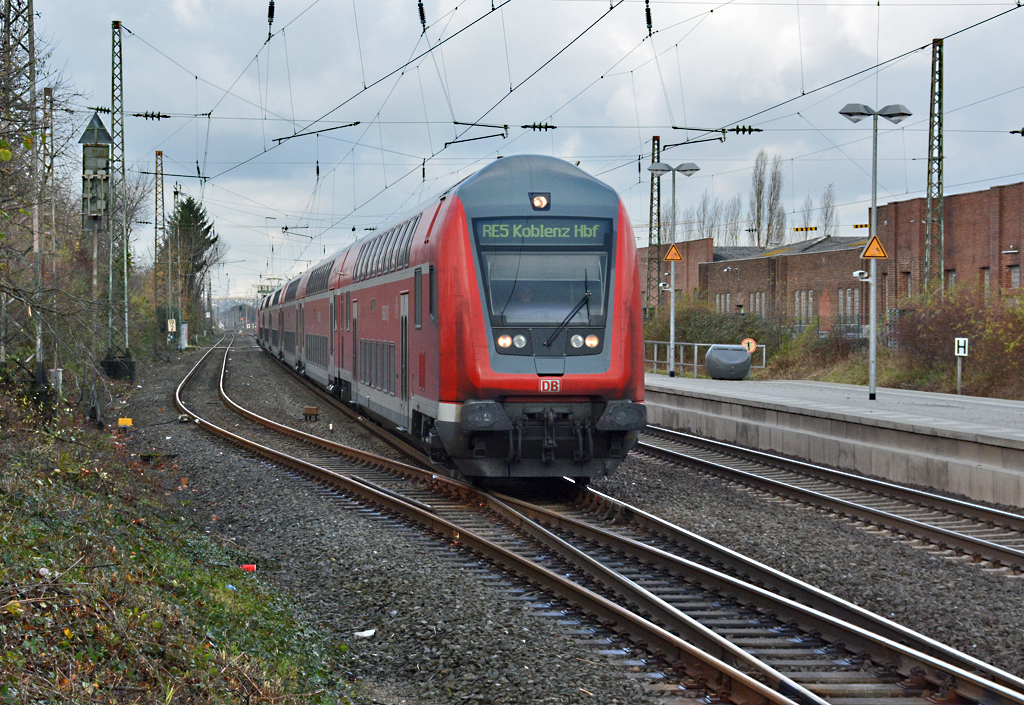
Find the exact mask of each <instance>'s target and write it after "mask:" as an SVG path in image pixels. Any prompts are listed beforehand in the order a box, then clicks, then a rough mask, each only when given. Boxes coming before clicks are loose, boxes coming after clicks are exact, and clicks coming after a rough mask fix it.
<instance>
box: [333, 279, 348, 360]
mask: <svg viewBox="0 0 1024 705" xmlns="http://www.w3.org/2000/svg"><path fill="white" fill-rule="evenodd" d="M344 300H345V299H344V298H342V296H341V294H339V295H337V296H335V297H334V308H332V312H333V313H332V315H331V326H332V329H331V331H332V332H331V344H332V348H331V355H332V362H333V367H337V368H340V367H341V366H342V365H343V364H344V358H345V347H344V345H345V343H344V340H345V336H343V335H342V334H341V331H342V328H343V326H344V321H345V314H344V312H343V310H342V308H341V304H342V303H343V302H344ZM334 350H338V359H337V360H335V359H334V357H333V356H334Z"/></svg>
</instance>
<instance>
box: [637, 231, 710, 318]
mask: <svg viewBox="0 0 1024 705" xmlns="http://www.w3.org/2000/svg"><path fill="white" fill-rule="evenodd" d="M669 247H670V245H662V246H661V256H662V257H664V256H665V255H666V254H668V248H669ZM676 248H678V250H679V254H681V255H682V257H683V260H682V261H681V262H676V290H677V291H686V292H694V293H695V292H696V291H697V289H698V287H699V285H700V281H699V276H700V263H701V262H710V261H711V260H712V258H713V257H714V256H715V251H714V245H713V243H712V240H711V238H709V237H706V238H702V239H700V240H687V241H686V242H677V243H676ZM647 249H648V248H646V247H642V248H640V249H639V250H638V252H637V256H638V257H639V258H640V291H641V293H643V292H646V291H647ZM661 264H662V267H661V281H662V282H664V283H665V284H668V282H669V278H670V277H669V266H670V264H669V263H668V262H662V263H661ZM665 301H666V302H667V299H665ZM662 303H665V302H662Z"/></svg>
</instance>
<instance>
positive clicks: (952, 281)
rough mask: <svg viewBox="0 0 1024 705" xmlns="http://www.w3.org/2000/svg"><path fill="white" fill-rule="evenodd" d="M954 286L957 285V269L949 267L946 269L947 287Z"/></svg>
mask: <svg viewBox="0 0 1024 705" xmlns="http://www.w3.org/2000/svg"><path fill="white" fill-rule="evenodd" d="M954 286H956V270H955V269H947V270H946V288H947V289H952V288H953V287H954Z"/></svg>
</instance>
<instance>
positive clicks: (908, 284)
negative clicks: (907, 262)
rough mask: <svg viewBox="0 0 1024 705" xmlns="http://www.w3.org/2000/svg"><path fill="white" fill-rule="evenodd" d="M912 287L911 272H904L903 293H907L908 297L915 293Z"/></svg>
mask: <svg viewBox="0 0 1024 705" xmlns="http://www.w3.org/2000/svg"><path fill="white" fill-rule="evenodd" d="M910 287H911V281H910V272H903V293H904V294H906V296H907V298H908V299H909V298H910V297H911V296H913V295H914V292H913V290H912V289H911V288H910Z"/></svg>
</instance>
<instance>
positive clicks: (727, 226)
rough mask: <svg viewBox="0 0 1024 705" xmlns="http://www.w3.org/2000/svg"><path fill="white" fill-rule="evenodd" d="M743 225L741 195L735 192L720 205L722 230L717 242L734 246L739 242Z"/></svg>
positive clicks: (726, 245)
mask: <svg viewBox="0 0 1024 705" xmlns="http://www.w3.org/2000/svg"><path fill="white" fill-rule="evenodd" d="M742 227H743V197H742V196H740V195H739V194H737V195H736V196H734V197H733V198H730V199H729V200H728V201H726V202H725V205H724V206H723V207H722V230H721V233H720V234H719V243H720V244H721V245H722V246H724V247H735V246H736V245H738V244H739V242H740V229H741V228H742Z"/></svg>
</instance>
